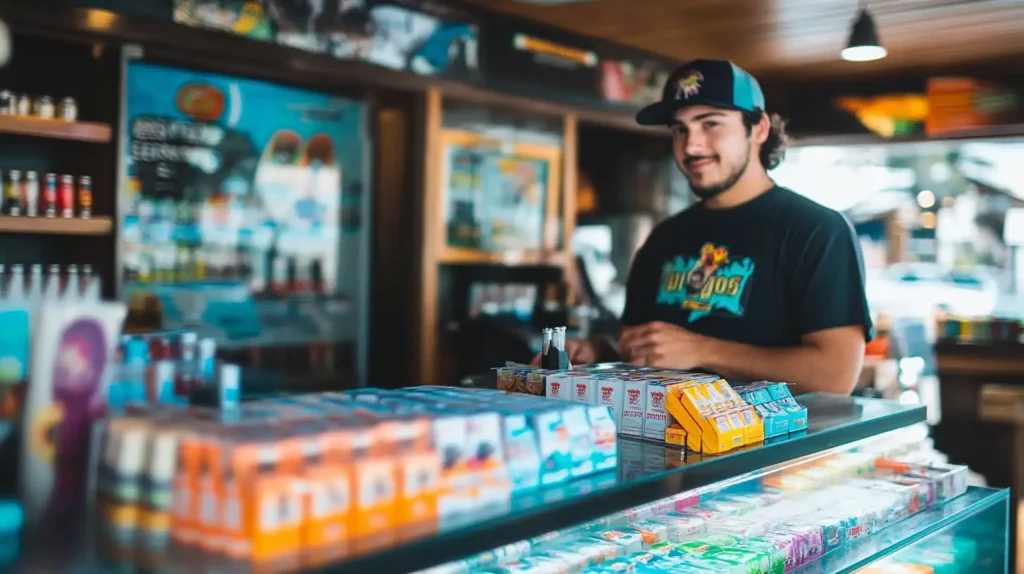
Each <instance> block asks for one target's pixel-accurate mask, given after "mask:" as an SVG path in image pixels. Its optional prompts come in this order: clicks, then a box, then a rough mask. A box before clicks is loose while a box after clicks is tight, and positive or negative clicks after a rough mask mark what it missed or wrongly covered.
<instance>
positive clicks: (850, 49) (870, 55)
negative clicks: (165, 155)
mask: <svg viewBox="0 0 1024 574" xmlns="http://www.w3.org/2000/svg"><path fill="white" fill-rule="evenodd" d="M888 54H889V52H888V51H887V50H886V49H885V48H884V47H883V46H882V42H881V41H880V40H879V39H878V28H876V27H875V19H874V18H872V17H871V12H869V11H868V7H867V1H866V0H862V2H861V3H860V8H859V9H858V11H857V19H856V20H855V21H854V22H853V28H851V29H850V41H849V42H847V43H846V47H845V48H843V51H842V52H841V55H842V57H843V59H844V60H846V61H848V62H871V61H874V60H881V59H882V58H884V57H886V56H887V55H888Z"/></svg>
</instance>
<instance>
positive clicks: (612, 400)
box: [597, 378, 626, 429]
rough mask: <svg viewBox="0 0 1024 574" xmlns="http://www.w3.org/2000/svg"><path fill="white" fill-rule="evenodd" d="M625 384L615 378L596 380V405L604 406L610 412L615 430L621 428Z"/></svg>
mask: <svg viewBox="0 0 1024 574" xmlns="http://www.w3.org/2000/svg"><path fill="white" fill-rule="evenodd" d="M625 384H626V383H625V381H623V380H622V379H616V378H607V379H603V378H598V380H597V404H599V405H604V406H606V407H608V408H610V409H611V410H612V420H613V421H615V428H616V429H621V428H622V407H623V404H624V403H625V396H624V395H625V393H624V387H625Z"/></svg>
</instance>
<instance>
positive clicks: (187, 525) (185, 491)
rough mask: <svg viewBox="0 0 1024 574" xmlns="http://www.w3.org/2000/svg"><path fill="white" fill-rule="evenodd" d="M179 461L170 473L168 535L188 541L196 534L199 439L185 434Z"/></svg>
mask: <svg viewBox="0 0 1024 574" xmlns="http://www.w3.org/2000/svg"><path fill="white" fill-rule="evenodd" d="M178 455H179V457H180V459H179V460H180V462H179V465H178V470H177V472H176V473H175V476H174V485H173V489H174V490H173V494H172V496H173V499H174V502H173V504H172V506H171V538H173V539H174V540H177V541H178V542H181V543H183V544H192V543H194V542H196V540H197V539H198V537H199V524H198V523H199V505H200V500H199V482H200V473H201V468H202V462H203V438H202V437H199V436H190V437H186V438H185V439H183V440H182V441H181V445H180V446H179V450H178Z"/></svg>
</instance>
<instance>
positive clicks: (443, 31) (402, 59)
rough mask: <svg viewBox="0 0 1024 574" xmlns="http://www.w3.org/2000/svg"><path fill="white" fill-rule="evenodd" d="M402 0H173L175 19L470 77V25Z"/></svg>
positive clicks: (474, 63)
mask: <svg viewBox="0 0 1024 574" xmlns="http://www.w3.org/2000/svg"><path fill="white" fill-rule="evenodd" d="M404 4H405V3H404V2H396V1H390V2H389V1H378V0H250V1H240V0H175V9H174V20H175V22H177V23H179V24H184V25H187V26H193V27H198V28H209V29H214V30H221V31H224V32H228V33H232V34H237V35H240V36H246V37H249V38H253V39H257V40H266V41H276V42H279V43H281V44H285V45H288V46H292V47H294V48H300V49H303V50H308V51H310V52H317V53H323V54H330V55H332V56H334V57H336V58H341V59H353V60H361V61H364V62H369V63H371V64H375V65H378V66H383V67H386V68H390V69H392V70H402V71H410V72H414V73H417V74H421V75H426V76H448V77H454V78H469V77H472V76H473V75H475V74H476V73H477V72H478V71H479V64H478V58H477V29H476V27H475V26H473V25H471V24H469V23H466V22H464V21H459V20H458V19H453V18H449V17H447V16H443V15H437V14H432V13H428V12H427V11H425V10H420V9H417V8H414V7H411V6H406V5H404ZM417 5H419V4H417Z"/></svg>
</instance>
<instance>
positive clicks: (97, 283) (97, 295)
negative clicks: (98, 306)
mask: <svg viewBox="0 0 1024 574" xmlns="http://www.w3.org/2000/svg"><path fill="white" fill-rule="evenodd" d="M82 274H83V275H85V290H84V293H83V295H82V297H83V298H84V299H85V300H86V301H93V302H95V301H99V300H100V299H101V298H102V296H103V295H102V293H103V283H102V281H101V280H100V276H99V275H97V274H96V273H94V272H93V270H92V265H83V266H82Z"/></svg>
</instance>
